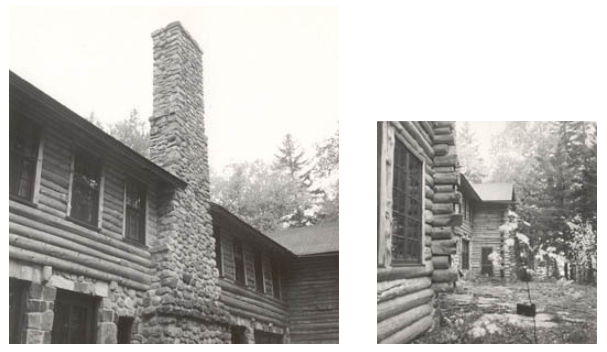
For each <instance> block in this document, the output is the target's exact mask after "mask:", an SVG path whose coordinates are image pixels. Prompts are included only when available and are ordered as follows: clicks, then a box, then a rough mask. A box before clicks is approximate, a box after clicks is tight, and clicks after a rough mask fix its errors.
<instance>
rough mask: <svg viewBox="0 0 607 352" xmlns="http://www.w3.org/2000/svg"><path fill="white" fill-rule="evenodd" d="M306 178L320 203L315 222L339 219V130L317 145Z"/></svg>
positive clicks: (309, 188) (310, 189) (317, 202)
mask: <svg viewBox="0 0 607 352" xmlns="http://www.w3.org/2000/svg"><path fill="white" fill-rule="evenodd" d="M304 179H305V180H306V184H307V185H308V190H309V192H310V193H311V194H312V195H313V197H314V199H315V202H316V204H317V205H318V210H317V213H316V221H315V222H320V221H330V220H337V219H339V130H337V131H335V133H334V135H333V136H331V137H329V138H328V139H326V140H325V141H323V142H322V143H320V144H318V145H317V146H316V155H315V156H314V159H313V163H312V166H311V167H310V168H309V169H308V171H306V172H305V174H304Z"/></svg>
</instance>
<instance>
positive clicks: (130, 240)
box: [122, 237, 148, 249]
mask: <svg viewBox="0 0 607 352" xmlns="http://www.w3.org/2000/svg"><path fill="white" fill-rule="evenodd" d="M122 242H124V243H126V244H130V245H132V246H136V247H139V248H143V249H147V248H148V246H147V245H146V244H145V243H141V242H137V241H135V240H132V239H130V238H128V237H123V238H122Z"/></svg>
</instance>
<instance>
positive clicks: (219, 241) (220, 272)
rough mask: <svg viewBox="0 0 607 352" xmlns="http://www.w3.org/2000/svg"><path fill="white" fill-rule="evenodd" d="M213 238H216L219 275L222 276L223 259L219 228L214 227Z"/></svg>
mask: <svg viewBox="0 0 607 352" xmlns="http://www.w3.org/2000/svg"><path fill="white" fill-rule="evenodd" d="M213 236H215V262H216V263H217V270H219V275H222V274H223V260H222V259H223V258H222V257H221V228H220V227H219V226H213Z"/></svg>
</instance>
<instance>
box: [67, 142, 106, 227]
mask: <svg viewBox="0 0 607 352" xmlns="http://www.w3.org/2000/svg"><path fill="white" fill-rule="evenodd" d="M100 188H101V164H100V162H99V160H98V159H97V158H95V157H93V156H92V155H89V154H88V153H85V152H83V151H81V150H79V151H77V152H76V155H75V156H74V175H73V181H72V199H71V213H70V216H71V217H73V218H75V219H77V220H81V221H84V222H86V223H89V224H91V225H93V226H97V220H98V217H99V190H100Z"/></svg>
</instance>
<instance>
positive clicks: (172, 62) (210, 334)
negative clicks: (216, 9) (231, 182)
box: [141, 22, 230, 343]
mask: <svg viewBox="0 0 607 352" xmlns="http://www.w3.org/2000/svg"><path fill="white" fill-rule="evenodd" d="M152 38H153V42H154V115H153V116H152V117H151V118H150V125H151V132H150V135H151V149H150V154H151V159H152V161H154V162H156V163H157V164H159V165H161V166H162V167H164V168H165V169H167V170H168V171H170V172H172V173H173V174H175V175H176V176H178V177H180V178H181V179H183V180H185V181H186V182H187V183H188V186H187V187H186V188H185V189H178V190H176V191H175V192H170V193H166V194H161V195H160V197H159V198H160V199H161V205H160V209H159V214H158V215H159V219H160V224H159V225H160V227H159V234H158V241H157V244H156V245H155V246H154V247H153V248H152V249H151V252H152V261H153V263H154V276H155V277H154V278H153V282H152V285H151V290H150V291H149V292H148V296H147V297H146V298H145V299H144V302H143V303H144V307H145V308H144V310H143V319H142V330H141V332H142V335H143V338H144V341H145V342H149V343H159V342H163V343H201V342H204V343H222V342H226V343H227V342H229V341H230V334H229V325H228V322H229V315H228V313H227V311H226V309H225V308H224V306H223V304H222V303H221V302H220V301H219V297H220V293H221V291H220V290H221V289H220V288H219V286H218V285H217V280H218V277H219V272H218V270H217V266H216V264H215V251H214V241H215V240H214V238H213V233H212V220H211V215H210V213H209V203H208V201H209V169H208V160H207V139H206V136H205V128H204V105H203V89H202V51H201V50H200V48H199V47H198V44H197V43H196V42H195V41H194V40H193V39H192V37H191V36H190V35H189V34H188V33H187V32H186V31H185V29H183V27H182V26H181V24H180V23H179V22H173V23H171V24H169V25H168V26H166V27H165V28H162V29H160V30H158V31H156V32H154V33H153V34H152Z"/></svg>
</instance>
